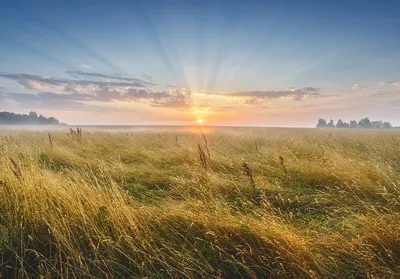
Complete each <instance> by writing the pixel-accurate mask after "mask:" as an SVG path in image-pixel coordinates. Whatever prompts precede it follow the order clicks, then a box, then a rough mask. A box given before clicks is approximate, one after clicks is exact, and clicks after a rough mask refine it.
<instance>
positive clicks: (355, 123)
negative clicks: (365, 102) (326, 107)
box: [350, 120, 357, 128]
mask: <svg viewBox="0 0 400 279" xmlns="http://www.w3.org/2000/svg"><path fill="white" fill-rule="evenodd" d="M350 128H357V121H355V120H350Z"/></svg>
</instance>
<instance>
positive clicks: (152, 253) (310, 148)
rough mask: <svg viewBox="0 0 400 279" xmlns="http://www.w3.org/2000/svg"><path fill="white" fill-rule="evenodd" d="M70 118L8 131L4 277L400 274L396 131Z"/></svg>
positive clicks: (1, 169) (0, 163)
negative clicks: (140, 129)
mask: <svg viewBox="0 0 400 279" xmlns="http://www.w3.org/2000/svg"><path fill="white" fill-rule="evenodd" d="M71 131H73V132H71ZM71 131H69V132H68V130H67V131H64V132H54V131H51V132H50V133H48V132H26V131H9V130H1V131H0V137H1V140H0V181H1V182H0V272H1V275H2V276H3V277H4V278H399V277H400V213H399V212H400V210H399V209H400V188H399V184H400V183H399V182H400V148H399V147H400V132H398V131H351V130H348V131H341V130H334V131H329V130H316V129H315V130H307V129H305V130H299V129H265V130H262V129H259V130H254V131H252V132H250V133H249V132H248V131H247V130H246V131H244V132H241V130H240V129H239V130H237V131H236V132H235V133H234V134H233V133H222V132H218V131H217V132H216V133H213V134H207V133H206V134H203V133H202V132H200V131H199V132H198V133H197V134H196V133H175V132H168V133H161V132H160V133H159V134H157V133H151V132H147V133H134V134H131V133H129V134H127V133H111V134H110V133H105V132H91V133H90V134H89V133H88V132H85V131H84V130H83V131H82V130H80V129H78V130H77V132H75V130H71Z"/></svg>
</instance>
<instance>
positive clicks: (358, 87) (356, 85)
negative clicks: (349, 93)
mask: <svg viewBox="0 0 400 279" xmlns="http://www.w3.org/2000/svg"><path fill="white" fill-rule="evenodd" d="M358 89H360V86H359V85H358V84H357V83H356V84H354V85H353V87H352V88H351V90H353V91H356V90H358Z"/></svg>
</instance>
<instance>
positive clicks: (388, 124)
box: [382, 122, 393, 129]
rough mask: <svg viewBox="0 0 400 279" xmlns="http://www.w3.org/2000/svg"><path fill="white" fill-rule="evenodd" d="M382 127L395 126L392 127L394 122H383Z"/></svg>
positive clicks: (389, 127)
mask: <svg viewBox="0 0 400 279" xmlns="http://www.w3.org/2000/svg"><path fill="white" fill-rule="evenodd" d="M382 128H383V129H391V128H393V127H392V124H390V123H389V122H383V123H382Z"/></svg>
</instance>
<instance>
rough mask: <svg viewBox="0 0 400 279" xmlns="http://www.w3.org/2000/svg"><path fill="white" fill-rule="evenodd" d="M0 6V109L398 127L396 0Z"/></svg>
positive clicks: (67, 118)
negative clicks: (371, 123)
mask: <svg viewBox="0 0 400 279" xmlns="http://www.w3.org/2000/svg"><path fill="white" fill-rule="evenodd" d="M3 2H4V3H3ZM3 2H2V4H3V5H2V9H0V24H1V26H5V28H0V36H1V38H2V43H1V44H0V111H2V110H4V111H10V112H15V113H29V112H30V111H36V112H37V113H38V114H43V115H46V116H54V117H56V118H58V119H59V120H60V121H62V122H65V123H68V124H74V125H79V124H88V125H91V124H93V125H102V124H107V125H188V124H189V125H190V123H191V124H193V123H195V121H197V120H198V119H202V120H203V121H205V122H206V124H207V125H223V126H269V127H277V126H281V127H313V126H315V124H316V123H317V122H318V119H319V118H324V119H327V120H329V119H333V120H335V121H337V120H338V119H342V120H343V121H347V122H348V121H349V120H353V119H354V120H359V119H361V118H363V117H369V118H371V119H374V120H382V121H389V122H391V123H392V124H393V125H395V126H399V125H400V109H399V104H400V74H399V73H400V48H399V47H398V46H399V45H400V36H398V35H397V33H398V26H400V17H398V16H397V11H398V10H399V9H400V3H397V2H398V1H388V0H383V1H377V0H371V1H361V0H354V1H351V2H348V1H346V2H343V3H342V1H329V0H327V1H322V2H318V3H314V2H313V3H311V2H310V3H303V2H302V3H299V2H296V1H289V2H287V1H278V2H277V1H269V0H266V1H239V0H221V1H213V0H204V1H173V3H169V2H167V1H160V0H149V1H117V2H115V3H114V2H113V3H111V2H107V1H101V2H99V3H96V7H95V9H94V6H93V3H91V2H90V1H89V2H87V3H86V1H84V2H85V4H84V5H83V4H82V1H77V0H71V1H68V3H61V2H59V1H56V2H55V1H51V0H43V1H34V2H32V1H27V0H25V1H24V0H22V1H11V0H5V1H3ZM83 15H84V16H83ZM338 15H340V16H338ZM372 15H373V16H372ZM198 124H199V123H198Z"/></svg>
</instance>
